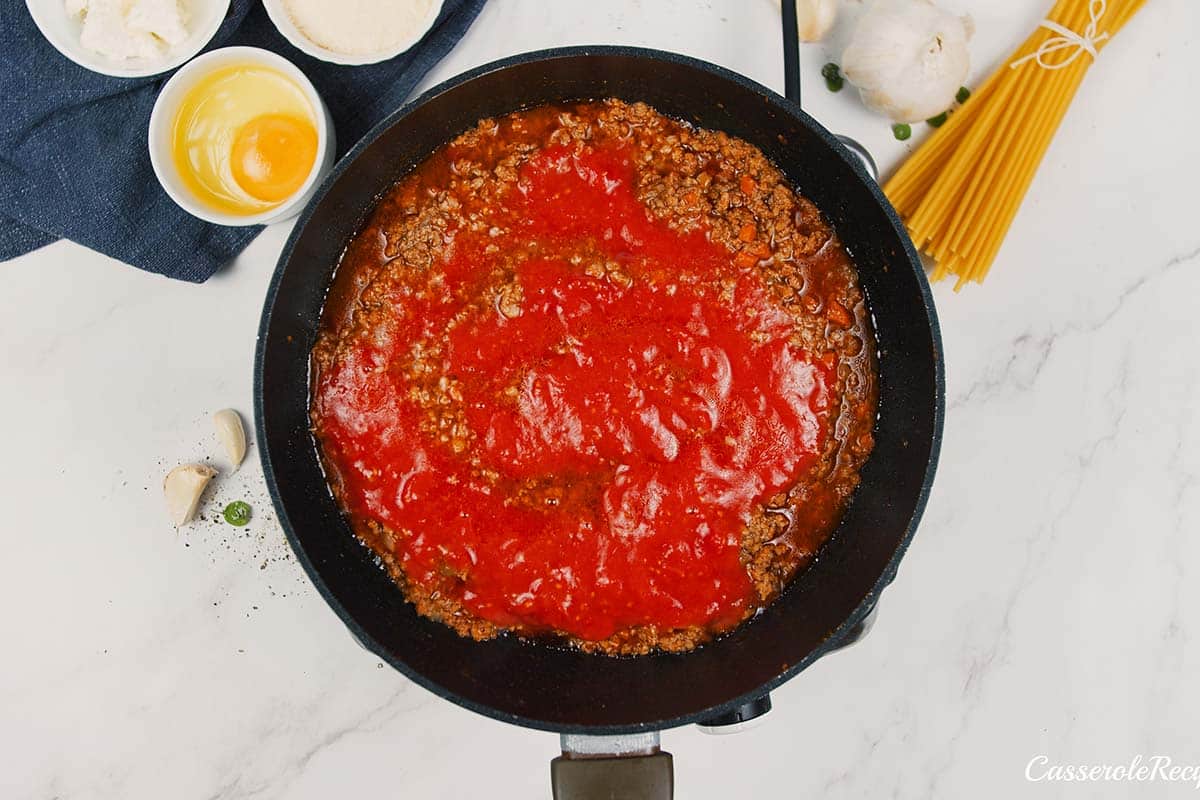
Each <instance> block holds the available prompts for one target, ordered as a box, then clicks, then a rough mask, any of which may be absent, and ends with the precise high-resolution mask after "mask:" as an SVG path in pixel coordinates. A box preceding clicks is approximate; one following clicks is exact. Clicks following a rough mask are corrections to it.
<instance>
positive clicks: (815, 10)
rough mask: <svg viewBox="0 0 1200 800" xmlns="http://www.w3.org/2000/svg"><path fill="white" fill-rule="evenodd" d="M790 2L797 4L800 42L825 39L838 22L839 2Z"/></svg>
mask: <svg viewBox="0 0 1200 800" xmlns="http://www.w3.org/2000/svg"><path fill="white" fill-rule="evenodd" d="M790 1H791V2H794V3H795V4H796V33H797V34H798V35H799V36H800V41H802V42H819V41H821V40H822V39H824V38H825V34H827V33H829V31H830V29H831V28H833V23H834V22H835V21H836V20H837V11H838V0H790ZM783 2H785V3H786V2H789V0H783Z"/></svg>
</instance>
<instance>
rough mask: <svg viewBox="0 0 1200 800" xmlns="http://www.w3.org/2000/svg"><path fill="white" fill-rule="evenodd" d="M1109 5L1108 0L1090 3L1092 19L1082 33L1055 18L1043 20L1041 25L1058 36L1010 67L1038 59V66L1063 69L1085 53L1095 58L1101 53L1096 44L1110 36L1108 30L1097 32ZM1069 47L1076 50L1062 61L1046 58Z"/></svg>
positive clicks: (1094, 0)
mask: <svg viewBox="0 0 1200 800" xmlns="http://www.w3.org/2000/svg"><path fill="white" fill-rule="evenodd" d="M1107 6H1108V3H1107V0H1092V2H1091V3H1090V4H1088V15H1089V16H1090V17H1091V21H1090V22H1089V23H1088V26H1087V27H1086V28H1084V29H1083V33H1082V34H1079V33H1076V32H1075V31H1073V30H1071V29H1070V28H1067V27H1065V26H1063V25H1059V24H1058V23H1057V22H1055V21H1054V20H1049V19H1044V20H1042V24H1041V27H1043V28H1045V29H1046V30H1049V31H1051V32H1053V33H1057V34H1058V36H1051V37H1050V38H1049V39H1047V40H1046V41H1044V42H1042V44H1041V46H1040V47H1038V49H1037V50H1036V51H1034V52H1032V53H1030V54H1029V55H1027V56H1025V57H1024V58H1018V59H1017V60H1016V61H1014V62H1012V63H1011V64H1009V67H1010V68H1011V69H1016V68H1017V67H1019V66H1021V65H1022V64H1024V63H1025V62H1026V61H1029V60H1031V59H1032V60H1035V61H1037V64H1038V66H1039V67H1041V68H1043V69H1062V68H1063V67H1065V66H1067V65H1068V64H1070V63H1071V62H1072V61H1074V60H1075V59H1077V58H1079V56H1080V55H1082V54H1083V53H1088V54H1089V55H1091V57H1092V58H1093V59H1095V58H1096V56H1097V55H1099V54H1098V52H1097V51H1096V45H1098V44H1100V43H1101V42H1103V41H1104V40H1105V39H1107V38H1108V32H1107V31H1106V32H1104V33H1100V34H1097V33H1096V29H1097V28H1098V27H1099V26H1100V18H1101V17H1103V16H1104V12H1105V11H1106V10H1107ZM1068 48H1074V52H1073V53H1071V55H1069V56H1067V57H1066V58H1065V59H1063V60H1062V61H1058V62H1055V63H1053V64H1052V63H1049V62H1047V61H1046V60H1045V57H1046V56H1049V55H1051V54H1053V53H1057V52H1058V51H1059V50H1066V49H1068Z"/></svg>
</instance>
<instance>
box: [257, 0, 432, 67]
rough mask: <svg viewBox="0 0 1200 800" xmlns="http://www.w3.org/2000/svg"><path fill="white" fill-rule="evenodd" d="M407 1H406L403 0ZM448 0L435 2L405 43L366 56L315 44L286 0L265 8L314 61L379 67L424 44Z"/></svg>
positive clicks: (270, 1) (268, 0) (268, 1)
mask: <svg viewBox="0 0 1200 800" xmlns="http://www.w3.org/2000/svg"><path fill="white" fill-rule="evenodd" d="M401 2H403V0H401ZM444 2H445V0H433V2H432V3H431V4H430V8H429V14H428V15H427V16H426V18H425V19H424V20H422V21H421V24H420V25H418V26H417V27H416V28H414V29H413V34H412V36H410V37H409V38H408V39H406V40H405V41H403V42H400V43H398V44H397V45H396V46H395V47H392V48H389V49H387V50H381V51H379V52H377V53H365V54H361V53H360V54H349V53H340V52H338V51H337V50H330V49H329V48H327V47H322V46H321V45H319V44H317V43H316V42H314V41H313V40H312V39H310V38H308V36H306V35H305V33H304V31H302V30H300V29H299V28H298V27H296V23H294V22H292V17H291V15H290V14H288V12H287V9H286V8H284V7H283V0H263V6H265V7H266V9H267V16H268V17H270V18H271V22H273V23H275V27H276V28H278V29H279V32H280V33H282V34H283V38H285V39H287V40H288V41H289V42H291V43H292V44H293V45H295V47H296V49H298V50H300V51H301V52H302V53H307V54H308V55H310V56H312V57H313V58H319V59H321V60H322V61H328V62H329V63H330V64H344V65H346V66H360V65H362V64H377V63H379V62H380V61H387V60H388V59H389V58H395V57H396V56H398V55H400V54H401V53H403V52H404V51H405V50H408V49H409V48H411V47H412V46H413V45H414V44H416V43H417V42H419V41H421V39H422V38H424V36H425V34H427V33H429V29H430V28H432V27H433V23H434V22H435V21H436V20H437V18H438V14H440V13H442V5H443V4H444Z"/></svg>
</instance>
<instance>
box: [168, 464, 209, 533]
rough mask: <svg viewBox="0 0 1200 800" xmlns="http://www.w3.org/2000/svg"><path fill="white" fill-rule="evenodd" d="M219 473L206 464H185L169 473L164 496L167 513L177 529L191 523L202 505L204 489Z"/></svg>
mask: <svg viewBox="0 0 1200 800" xmlns="http://www.w3.org/2000/svg"><path fill="white" fill-rule="evenodd" d="M216 474H217V471H216V470H215V469H213V468H212V467H210V466H208V465H206V464H183V465H181V466H178V467H176V468H175V469H173V470H171V471H170V472H168V473H167V477H166V478H165V479H164V480H163V494H164V495H165V496H166V498H167V513H168V514H170V515H171V521H172V522H174V523H175V527H176V528H178V527H181V526H183V525H186V524H187V523H189V522H191V520H192V517H194V516H196V508H197V507H198V506H199V505H200V495H202V494H204V487H205V486H208V482H209V481H211V480H212V479H213V476H215V475H216Z"/></svg>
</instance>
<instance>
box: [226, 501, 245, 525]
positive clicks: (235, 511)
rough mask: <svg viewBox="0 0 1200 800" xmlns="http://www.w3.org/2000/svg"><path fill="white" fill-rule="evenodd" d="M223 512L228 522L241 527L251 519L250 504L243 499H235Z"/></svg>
mask: <svg viewBox="0 0 1200 800" xmlns="http://www.w3.org/2000/svg"><path fill="white" fill-rule="evenodd" d="M223 514H224V517H225V521H226V522H228V523H229V524H230V525H236V526H237V527H239V528H240V527H242V526H243V525H245V524H246V523H248V522H249V521H250V506H249V504H247V503H243V502H242V501H241V500H234V501H233V502H232V503H230V504H229V505H227V506H225V511H224V512H223Z"/></svg>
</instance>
